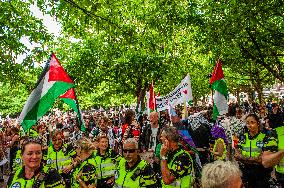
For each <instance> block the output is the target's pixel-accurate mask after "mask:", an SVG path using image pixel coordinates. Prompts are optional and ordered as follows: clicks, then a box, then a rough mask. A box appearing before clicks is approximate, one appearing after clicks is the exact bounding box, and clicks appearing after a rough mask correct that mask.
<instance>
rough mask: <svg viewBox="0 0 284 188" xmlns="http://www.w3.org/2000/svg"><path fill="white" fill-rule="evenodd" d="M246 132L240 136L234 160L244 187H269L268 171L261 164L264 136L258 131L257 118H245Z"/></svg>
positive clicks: (253, 115)
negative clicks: (237, 163) (236, 162)
mask: <svg viewBox="0 0 284 188" xmlns="http://www.w3.org/2000/svg"><path fill="white" fill-rule="evenodd" d="M246 126H247V130H248V131H246V132H245V133H244V134H243V135H241V136H240V139H239V143H238V146H237V148H236V154H235V159H236V160H237V161H238V162H239V165H240V168H241V171H242V173H243V177H242V179H243V182H244V184H245V185H246V187H257V188H262V187H263V188H266V187H269V183H268V181H269V179H270V172H271V170H270V169H266V168H264V167H263V165H262V164H261V162H262V160H261V157H262V153H263V152H262V150H263V145H264V139H265V136H266V135H265V134H263V133H261V131H260V122H259V118H258V116H257V115H255V114H249V115H248V116H247V117H246Z"/></svg>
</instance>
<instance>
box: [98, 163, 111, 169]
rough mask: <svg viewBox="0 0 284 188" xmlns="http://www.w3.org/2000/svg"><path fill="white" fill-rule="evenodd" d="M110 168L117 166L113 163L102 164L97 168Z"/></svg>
mask: <svg viewBox="0 0 284 188" xmlns="http://www.w3.org/2000/svg"><path fill="white" fill-rule="evenodd" d="M109 166H113V167H115V164H113V163H101V164H98V165H97V168H100V167H101V168H105V167H109Z"/></svg>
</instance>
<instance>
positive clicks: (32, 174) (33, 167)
mask: <svg viewBox="0 0 284 188" xmlns="http://www.w3.org/2000/svg"><path fill="white" fill-rule="evenodd" d="M21 153H22V160H23V164H24V166H23V167H22V168H20V169H18V170H17V171H16V172H15V173H14V174H12V175H11V176H10V177H9V180H8V183H7V187H9V188H14V187H26V188H32V187H38V188H43V187H53V188H64V187H65V184H64V181H63V178H62V177H61V176H60V175H59V173H58V172H57V171H56V170H55V169H49V170H48V171H44V169H43V167H42V163H41V162H42V145H41V142H40V141H38V140H36V139H27V140H25V141H24V143H23V145H22V148H21Z"/></svg>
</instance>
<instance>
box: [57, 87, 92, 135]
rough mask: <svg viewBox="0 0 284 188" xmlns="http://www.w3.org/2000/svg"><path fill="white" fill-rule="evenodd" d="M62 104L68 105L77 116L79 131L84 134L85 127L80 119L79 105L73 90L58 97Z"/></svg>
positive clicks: (81, 118)
mask: <svg viewBox="0 0 284 188" xmlns="http://www.w3.org/2000/svg"><path fill="white" fill-rule="evenodd" d="M59 98H60V99H61V100H62V101H63V102H64V103H66V104H68V105H69V106H70V107H71V108H72V109H73V110H74V111H75V112H76V114H77V117H78V123H79V124H80V126H81V131H83V132H85V131H86V127H85V124H84V120H83V117H82V113H81V110H80V107H79V103H78V100H77V97H76V93H75V89H74V88H71V89H69V90H68V91H66V93H64V94H63V95H61V96H60V97H59Z"/></svg>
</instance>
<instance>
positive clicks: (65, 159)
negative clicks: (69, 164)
mask: <svg viewBox="0 0 284 188" xmlns="http://www.w3.org/2000/svg"><path fill="white" fill-rule="evenodd" d="M68 160H70V159H69V158H61V159H57V162H58V163H60V162H64V161H68ZM51 163H56V160H51Z"/></svg>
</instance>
